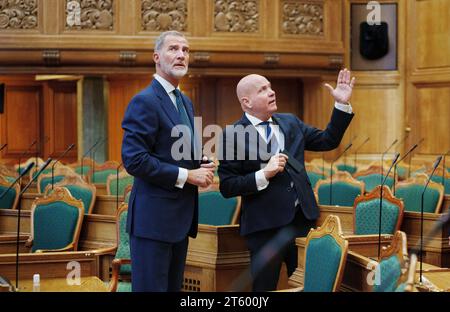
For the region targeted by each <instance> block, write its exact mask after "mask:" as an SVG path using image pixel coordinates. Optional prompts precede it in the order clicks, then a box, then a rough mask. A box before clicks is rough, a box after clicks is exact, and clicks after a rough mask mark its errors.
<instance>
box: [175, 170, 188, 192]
mask: <svg viewBox="0 0 450 312" xmlns="http://www.w3.org/2000/svg"><path fill="white" fill-rule="evenodd" d="M187 178H188V170H187V169H185V168H178V178H177V183H175V187H178V188H180V189H182V188H183V187H184V184H185V183H186V181H187Z"/></svg>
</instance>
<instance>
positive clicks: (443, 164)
mask: <svg viewBox="0 0 450 312" xmlns="http://www.w3.org/2000/svg"><path fill="white" fill-rule="evenodd" d="M0 151H1V149H0ZM448 154H450V150H448V151H447V153H445V154H444V155H442V156H443V157H442V185H443V186H444V190H445V175H446V173H447V168H445V156H447V155H448Z"/></svg>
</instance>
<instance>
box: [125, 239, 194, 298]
mask: <svg viewBox="0 0 450 312" xmlns="http://www.w3.org/2000/svg"><path fill="white" fill-rule="evenodd" d="M188 242H189V241H188V238H187V237H186V238H185V239H184V240H182V241H181V242H177V243H166V242H161V241H156V240H152V239H148V238H142V237H137V236H134V235H130V250H131V285H132V290H133V292H143V291H146V292H149V291H152V292H166V291H172V292H174V291H181V287H182V285H183V276H184V265H185V263H186V254H187V248H188Z"/></svg>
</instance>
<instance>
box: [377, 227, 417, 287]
mask: <svg viewBox="0 0 450 312" xmlns="http://www.w3.org/2000/svg"><path fill="white" fill-rule="evenodd" d="M407 278H408V251H407V244H406V234H405V233H404V232H402V231H396V232H395V234H394V236H393V238H392V243H391V244H390V245H389V246H388V247H384V248H383V249H382V250H381V254H380V260H379V261H378V265H377V266H376V268H375V283H374V285H373V288H372V290H373V291H374V292H393V291H396V290H398V291H400V290H401V287H402V286H400V285H401V284H402V283H404V282H406V280H407ZM399 287H400V288H399Z"/></svg>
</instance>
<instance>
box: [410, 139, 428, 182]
mask: <svg viewBox="0 0 450 312" xmlns="http://www.w3.org/2000/svg"><path fill="white" fill-rule="evenodd" d="M424 140H425V138H421V139H420V140H419V142H417V145H420V143H422V142H423V141H424ZM411 160H412V155H411V157H409V164H408V178H410V177H411Z"/></svg>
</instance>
